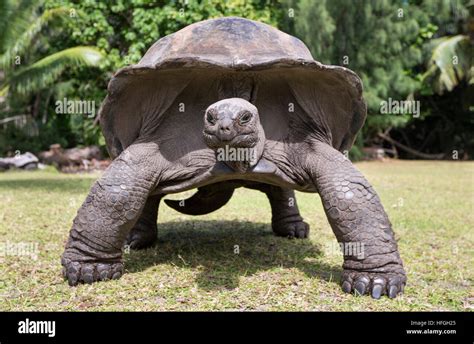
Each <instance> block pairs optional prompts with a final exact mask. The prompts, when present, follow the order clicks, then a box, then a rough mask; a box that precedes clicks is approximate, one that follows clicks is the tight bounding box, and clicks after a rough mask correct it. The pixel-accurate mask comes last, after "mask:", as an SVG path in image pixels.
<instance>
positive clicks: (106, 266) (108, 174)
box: [61, 144, 162, 285]
mask: <svg viewBox="0 0 474 344" xmlns="http://www.w3.org/2000/svg"><path fill="white" fill-rule="evenodd" d="M157 153H158V150H157V148H156V145H155V144H135V145H132V146H130V147H128V148H127V149H126V150H125V151H124V152H122V154H120V156H119V157H117V158H116V159H115V160H114V161H113V162H112V164H111V165H110V166H109V168H108V169H107V170H106V171H105V172H104V175H103V176H102V178H100V179H99V180H98V181H97V182H96V183H95V184H94V185H93V186H92V188H91V190H90V192H89V195H88V196H87V198H86V200H85V202H84V203H83V204H82V206H81V208H80V209H79V211H78V213H77V216H76V218H75V219H74V222H73V225H72V228H71V231H70V235H69V239H68V241H67V244H66V249H65V251H64V253H63V256H62V259H61V263H62V265H63V267H64V268H63V274H64V277H65V278H67V280H68V281H69V284H70V285H76V284H78V283H81V282H84V283H92V282H95V281H99V280H107V279H117V278H119V277H120V276H121V275H122V273H123V263H122V246H123V244H124V242H125V239H126V238H127V235H128V233H129V231H130V229H131V228H132V227H133V225H134V224H135V222H136V221H137V219H138V218H139V216H140V214H141V212H142V209H143V207H144V205H145V202H146V200H147V198H148V196H149V193H150V192H151V191H152V190H153V189H154V188H155V187H156V185H157V182H158V176H159V174H160V169H161V168H162V166H160V163H159V160H158V155H157Z"/></svg>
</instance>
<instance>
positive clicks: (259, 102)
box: [100, 17, 366, 157]
mask: <svg viewBox="0 0 474 344" xmlns="http://www.w3.org/2000/svg"><path fill="white" fill-rule="evenodd" d="M230 97H241V98H244V99H246V100H249V101H250V102H252V103H253V104H254V105H255V106H256V107H257V108H258V110H259V113H260V118H261V121H262V125H263V127H264V129H265V133H266V137H267V139H268V140H270V141H271V140H280V141H281V140H304V139H305V137H308V136H309V137H314V138H317V139H318V140H321V141H324V142H327V143H328V144H330V145H332V146H333V147H334V148H336V149H338V150H339V151H341V152H342V151H345V150H348V149H350V147H351V146H352V144H353V142H354V139H355V137H356V135H357V133H358V131H359V130H360V128H361V127H362V125H363V123H364V121H365V117H366V105H365V102H364V100H363V98H362V83H361V80H360V78H359V77H358V76H357V75H356V74H355V73H354V72H352V71H351V70H349V69H347V68H344V67H340V66H331V65H324V64H321V63H319V62H317V61H315V60H314V59H313V57H312V56H311V53H310V52H309V50H308V48H307V47H306V46H305V44H304V43H303V42H302V41H300V40H299V39H297V38H295V37H293V36H290V35H288V34H286V33H284V32H281V31H279V30H277V29H276V28H273V27H271V26H269V25H267V24H263V23H259V22H256V21H252V20H248V19H243V18H237V17H224V18H218V19H210V20H205V21H202V22H198V23H194V24H192V25H189V26H187V27H185V28H183V29H182V30H180V31H177V32H175V33H173V34H171V35H168V36H166V37H163V38H161V39H159V40H158V41H157V42H156V43H155V44H154V45H153V46H152V47H151V48H150V49H149V50H148V51H147V53H146V54H145V55H144V56H143V58H142V59H141V61H140V62H139V63H138V64H137V65H133V66H128V67H125V68H123V69H121V70H119V71H118V72H117V73H116V74H115V75H114V76H113V78H112V79H111V81H110V83H109V86H108V96H107V97H106V99H105V101H104V103H103V104H102V107H101V110H100V122H101V126H102V130H103V133H104V136H105V138H106V142H107V146H108V149H109V152H110V154H111V156H112V157H116V156H117V155H118V154H120V152H121V151H123V150H124V149H125V148H126V147H128V146H129V145H130V144H132V143H133V142H135V141H136V140H139V139H141V138H143V137H144V135H145V136H146V135H148V136H150V135H155V136H157V137H159V138H160V140H162V142H163V144H165V142H166V140H170V139H171V138H172V137H175V138H176V136H179V133H189V134H190V138H189V140H187V142H186V145H187V146H188V148H187V149H185V150H184V151H189V150H190V149H200V148H201V147H202V144H200V143H199V141H202V138H200V137H199V136H200V130H202V114H203V111H204V110H205V109H206V108H207V106H209V105H210V104H212V103H214V102H216V101H218V100H220V99H224V98H230ZM183 108H184V109H185V110H184V111H183ZM183 113H184V115H183ZM294 123H297V124H296V128H295V127H294ZM301 123H304V125H302V124H301ZM303 127H304V128H303ZM292 129H294V130H292ZM191 132H193V133H195V134H191ZM193 144H194V148H193V147H192V146H193Z"/></svg>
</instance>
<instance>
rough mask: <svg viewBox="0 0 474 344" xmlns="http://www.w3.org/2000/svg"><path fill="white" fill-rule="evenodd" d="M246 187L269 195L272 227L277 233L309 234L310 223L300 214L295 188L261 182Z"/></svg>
mask: <svg viewBox="0 0 474 344" xmlns="http://www.w3.org/2000/svg"><path fill="white" fill-rule="evenodd" d="M246 187H248V188H250V189H255V190H260V191H262V192H264V193H265V194H266V195H267V197H268V200H269V201H270V205H271V207H272V229H273V233H275V235H277V236H282V237H289V238H301V239H303V238H307V237H308V236H309V225H308V224H307V223H306V222H304V221H303V218H302V217H301V215H300V211H299V209H298V205H297V204H296V197H295V192H294V190H291V189H285V188H281V187H279V186H274V185H270V184H260V183H259V184H252V185H246Z"/></svg>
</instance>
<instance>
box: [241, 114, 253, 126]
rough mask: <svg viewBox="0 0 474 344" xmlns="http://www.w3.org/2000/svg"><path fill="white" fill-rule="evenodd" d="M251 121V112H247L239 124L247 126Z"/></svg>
mask: <svg viewBox="0 0 474 344" xmlns="http://www.w3.org/2000/svg"><path fill="white" fill-rule="evenodd" d="M251 119H252V114H251V113H249V112H246V113H244V114H243V115H242V116H240V119H239V122H240V124H245V123H248V122H250V120H251Z"/></svg>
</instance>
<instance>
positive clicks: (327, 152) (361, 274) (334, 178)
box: [306, 143, 406, 299]
mask: <svg viewBox="0 0 474 344" xmlns="http://www.w3.org/2000/svg"><path fill="white" fill-rule="evenodd" d="M312 148H313V149H314V154H311V155H308V157H307V167H306V170H307V172H308V173H309V175H310V178H311V179H312V181H313V183H314V184H315V185H316V187H317V189H318V192H319V195H320V196H321V199H322V202H323V206H324V210H325V212H326V215H327V217H328V220H329V223H330V224H331V227H332V229H333V231H334V234H335V235H336V238H337V240H338V242H340V243H346V244H347V243H359V244H362V245H363V246H362V245H361V246H359V247H361V248H362V250H363V251H362V253H363V257H362V256H361V257H357V256H347V255H346V256H344V264H343V269H344V272H343V275H342V289H343V290H344V292H346V293H350V292H354V293H356V294H361V295H364V294H370V295H372V297H374V298H376V299H378V298H380V296H381V295H384V294H386V295H388V296H389V297H390V298H394V297H396V295H397V294H398V293H401V292H403V288H404V285H405V283H406V276H405V271H404V269H403V265H402V261H401V259H400V256H399V254H398V249H397V243H396V241H395V238H394V234H393V231H392V226H391V224H390V221H389V219H388V217H387V214H386V213H385V211H384V209H383V207H382V204H381V203H380V199H379V197H378V196H377V194H376V193H375V191H374V189H373V188H372V186H371V185H370V184H369V183H368V182H367V180H366V179H365V178H364V176H363V175H362V174H361V173H360V172H359V171H358V170H357V169H356V168H355V167H354V166H353V165H352V163H351V162H350V161H349V160H348V159H347V158H346V157H345V156H344V155H343V154H341V153H340V152H339V151H337V150H335V149H334V148H332V147H330V146H328V145H327V144H324V143H315V144H314V145H313V147H312Z"/></svg>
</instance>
